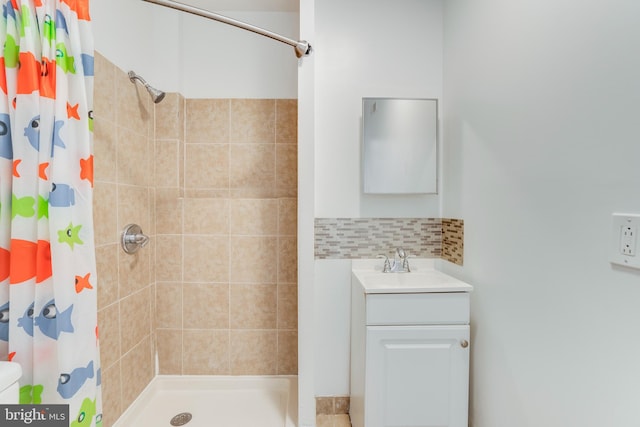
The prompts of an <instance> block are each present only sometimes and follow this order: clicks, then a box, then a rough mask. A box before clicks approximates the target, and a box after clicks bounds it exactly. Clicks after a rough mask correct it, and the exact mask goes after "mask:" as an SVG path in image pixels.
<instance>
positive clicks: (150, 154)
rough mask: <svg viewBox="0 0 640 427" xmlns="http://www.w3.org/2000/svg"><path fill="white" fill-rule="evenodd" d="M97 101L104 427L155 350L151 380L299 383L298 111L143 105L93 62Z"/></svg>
mask: <svg viewBox="0 0 640 427" xmlns="http://www.w3.org/2000/svg"><path fill="white" fill-rule="evenodd" d="M94 99H95V101H94V104H95V105H94V107H95V114H94V116H95V138H94V141H95V200H94V211H95V215H94V216H95V229H96V246H97V248H96V251H97V254H96V255H97V262H98V275H99V287H98V289H99V294H98V295H99V301H98V304H99V307H98V308H99V312H98V316H99V319H98V320H99V328H100V343H101V357H102V372H103V374H102V381H103V401H104V408H103V421H104V425H105V427H110V426H111V425H112V424H113V423H114V422H115V420H116V419H117V418H118V417H119V416H120V415H121V414H122V412H123V411H124V410H125V409H126V408H127V407H128V406H129V405H130V404H131V403H132V402H133V400H134V399H135V398H136V397H137V396H138V395H139V394H140V392H141V391H142V390H143V389H144V387H145V386H146V385H147V384H148V383H149V381H150V380H151V379H152V378H153V375H154V373H155V360H154V359H155V354H156V351H157V354H158V358H159V370H160V373H161V374H232V375H235V374H238V375H244V374H247V375H250V374H260V375H261V374H296V373H297V335H298V334H297V283H296V280H297V249H296V240H297V237H296V230H297V224H296V221H297V200H296V194H297V187H296V185H297V140H296V138H297V101H296V100H273V99H270V100H262V99H261V100H252V99H206V100H205V99H184V98H183V97H182V96H181V95H179V94H172V93H169V94H167V96H166V97H165V99H164V100H163V101H162V102H161V103H159V104H153V103H152V102H151V100H150V98H149V96H148V94H147V93H146V91H145V90H144V88H143V87H142V86H141V85H139V84H136V85H134V84H132V83H131V82H130V81H129V78H128V76H127V74H126V72H125V71H123V70H120V69H118V68H117V67H116V66H115V65H114V64H112V63H110V62H109V61H108V60H107V59H106V58H105V57H103V56H101V55H100V54H99V53H96V76H95V90H94ZM129 223H137V224H139V225H140V226H141V227H142V229H143V231H144V232H145V234H147V235H149V236H150V237H151V243H150V244H149V245H148V246H147V247H145V248H143V249H141V250H140V251H139V252H138V253H137V254H135V255H127V254H125V253H124V252H123V251H122V249H121V248H120V244H119V239H120V232H121V230H122V228H123V227H124V226H125V225H126V224H129Z"/></svg>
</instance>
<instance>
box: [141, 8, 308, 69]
mask: <svg viewBox="0 0 640 427" xmlns="http://www.w3.org/2000/svg"><path fill="white" fill-rule="evenodd" d="M143 1H146V2H148V3H155V4H159V5H160V6H165V7H169V8H171V9H176V10H180V11H182V12H187V13H192V14H194V15H198V16H202V17H204V18H209V19H213V20H214V21H218V22H223V23H225V24H229V25H233V26H234V27H238V28H242V29H243V30H247V31H251V32H254V33H256V34H260V35H262V36H265V37H269V38H271V39H273V40H277V41H279V42H282V43H285V44H288V45H289V46H293V48H294V50H295V53H296V56H297V57H298V58H301V57H302V56H307V55H309V54H310V53H311V45H310V44H309V43H308V42H307V41H306V40H297V41H296V40H293V39H290V38H288V37H284V36H281V35H280V34H276V33H273V32H271V31H268V30H265V29H263V28H260V27H256V26H255V25H251V24H247V23H246V22H242V21H238V20H235V19H233V18H229V17H227V16H223V15H219V14H217V13H214V12H210V11H208V10H204V9H200V8H197V7H194V6H189V5H187V4H183V3H178V2H175V1H172V0H143Z"/></svg>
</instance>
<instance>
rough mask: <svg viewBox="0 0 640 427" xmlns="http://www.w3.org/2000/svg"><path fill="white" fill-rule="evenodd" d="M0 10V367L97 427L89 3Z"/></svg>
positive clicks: (29, 2)
mask: <svg viewBox="0 0 640 427" xmlns="http://www.w3.org/2000/svg"><path fill="white" fill-rule="evenodd" d="M0 2H1V3H2V16H1V17H0V44H1V45H2V46H3V47H4V49H2V50H0V360H10V361H13V362H16V363H19V364H20V365H21V367H22V371H23V376H22V378H21V379H20V385H21V388H20V403H24V404H28V403H45V404H69V413H70V420H69V424H70V425H72V426H98V427H99V426H100V425H101V424H102V409H101V408H102V397H101V391H100V387H101V385H100V375H99V373H100V357H99V354H100V351H99V340H98V326H97V275H96V262H95V246H94V243H93V242H94V238H93V208H92V202H93V134H92V132H93V75H94V69H93V36H92V32H91V31H92V29H91V19H90V16H89V0H0ZM89 280H90V281H89Z"/></svg>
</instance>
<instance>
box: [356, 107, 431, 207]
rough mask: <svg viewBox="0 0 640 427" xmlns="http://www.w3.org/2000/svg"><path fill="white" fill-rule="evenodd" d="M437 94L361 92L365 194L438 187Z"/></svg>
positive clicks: (419, 191)
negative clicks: (397, 95) (405, 96)
mask: <svg viewBox="0 0 640 427" xmlns="http://www.w3.org/2000/svg"><path fill="white" fill-rule="evenodd" d="M437 140H438V100H437V99H400V98H362V141H363V144H362V172H363V190H364V192H365V193H366V194H430V193H437V163H438V160H437V145H438V143H437Z"/></svg>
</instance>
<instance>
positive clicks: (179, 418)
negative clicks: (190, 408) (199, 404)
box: [171, 412, 191, 426]
mask: <svg viewBox="0 0 640 427" xmlns="http://www.w3.org/2000/svg"><path fill="white" fill-rule="evenodd" d="M189 421H191V414H190V413H189V412H182V413H180V414H178V415H176V416H175V417H173V418H171V425H172V426H183V425H185V424H186V423H188V422H189Z"/></svg>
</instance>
